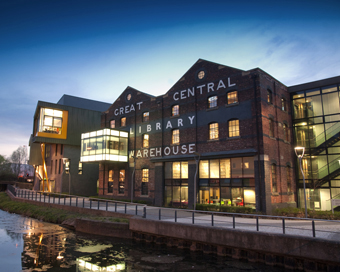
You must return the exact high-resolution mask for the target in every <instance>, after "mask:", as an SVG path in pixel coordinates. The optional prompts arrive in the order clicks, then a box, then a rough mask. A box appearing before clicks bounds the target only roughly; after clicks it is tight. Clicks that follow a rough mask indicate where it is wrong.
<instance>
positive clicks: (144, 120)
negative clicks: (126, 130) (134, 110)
mask: <svg viewBox="0 0 340 272" xmlns="http://www.w3.org/2000/svg"><path fill="white" fill-rule="evenodd" d="M143 122H149V112H148V111H146V112H143Z"/></svg>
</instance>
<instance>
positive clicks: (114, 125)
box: [110, 120, 116, 128]
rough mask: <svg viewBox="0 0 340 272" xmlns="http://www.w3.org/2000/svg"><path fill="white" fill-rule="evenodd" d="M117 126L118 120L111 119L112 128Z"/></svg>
mask: <svg viewBox="0 0 340 272" xmlns="http://www.w3.org/2000/svg"><path fill="white" fill-rule="evenodd" d="M115 127H116V120H111V121H110V128H115Z"/></svg>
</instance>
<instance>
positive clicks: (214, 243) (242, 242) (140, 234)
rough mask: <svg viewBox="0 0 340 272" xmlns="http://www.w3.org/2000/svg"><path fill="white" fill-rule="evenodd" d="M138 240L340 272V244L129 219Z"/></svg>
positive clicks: (291, 267) (287, 266)
mask: <svg viewBox="0 0 340 272" xmlns="http://www.w3.org/2000/svg"><path fill="white" fill-rule="evenodd" d="M130 230H131V231H132V232H133V237H134V239H136V240H144V241H147V242H155V243H159V244H167V245H168V246H176V247H179V248H189V249H190V250H193V251H196V250H200V251H203V252H205V253H215V254H217V255H220V256H231V257H233V258H236V259H248V260H249V261H254V262H264V263H266V264H269V265H279V266H284V267H285V268H289V269H301V270H305V271H340V242H338V241H330V240H324V239H317V238H308V237H300V236H292V235H284V234H274V233H263V232H252V231H242V230H235V229H223V228H217V227H203V226H197V225H186V224H177V223H173V222H164V221H153V220H147V219H142V218H136V217H135V218H131V219H130Z"/></svg>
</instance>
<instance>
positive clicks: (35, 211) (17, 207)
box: [0, 192, 129, 224]
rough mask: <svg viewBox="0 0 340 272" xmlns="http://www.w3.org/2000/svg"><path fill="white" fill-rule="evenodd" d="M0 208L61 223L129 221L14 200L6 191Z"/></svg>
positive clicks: (3, 193)
mask: <svg viewBox="0 0 340 272" xmlns="http://www.w3.org/2000/svg"><path fill="white" fill-rule="evenodd" d="M0 209H2V210H5V211H8V212H11V213H17V214H21V215H24V216H29V217H32V218H36V219H39V220H43V221H46V222H50V223H55V224H61V223H62V222H63V221H65V220H66V219H75V218H83V219H90V220H98V221H108V222H110V221H111V222H124V223H128V222H129V221H128V219H121V218H114V217H96V216H91V215H88V214H85V213H75V212H69V211H65V210H62V209H57V208H49V207H43V206H37V205H34V204H29V203H22V202H16V201H12V200H11V199H10V197H9V196H8V195H7V194H6V193H5V192H1V193H0Z"/></svg>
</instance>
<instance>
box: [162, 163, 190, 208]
mask: <svg viewBox="0 0 340 272" xmlns="http://www.w3.org/2000/svg"><path fill="white" fill-rule="evenodd" d="M164 188H165V193H164V195H165V200H164V202H165V203H164V204H165V207H187V206H188V162H166V163H165V186H164Z"/></svg>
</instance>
